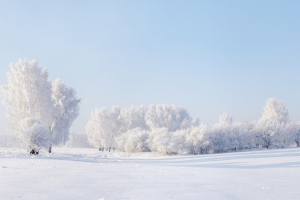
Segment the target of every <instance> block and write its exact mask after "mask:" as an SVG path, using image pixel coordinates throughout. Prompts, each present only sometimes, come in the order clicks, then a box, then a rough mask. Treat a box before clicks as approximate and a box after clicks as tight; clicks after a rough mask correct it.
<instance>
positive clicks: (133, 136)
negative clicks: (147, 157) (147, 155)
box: [116, 128, 149, 153]
mask: <svg viewBox="0 0 300 200" xmlns="http://www.w3.org/2000/svg"><path fill="white" fill-rule="evenodd" d="M148 135H149V133H148V132H147V131H146V130H143V129H141V128H135V129H132V130H129V131H128V132H126V133H124V134H122V135H120V136H119V137H117V138H116V143H117V145H118V149H119V150H120V151H124V152H129V153H134V152H146V151H149V148H148V144H147V139H148Z"/></svg>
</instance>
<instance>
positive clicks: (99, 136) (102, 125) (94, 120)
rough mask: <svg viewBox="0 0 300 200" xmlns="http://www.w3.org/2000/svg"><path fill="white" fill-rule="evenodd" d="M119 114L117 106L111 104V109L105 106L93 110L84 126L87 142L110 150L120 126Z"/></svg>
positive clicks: (101, 148) (100, 148)
mask: <svg viewBox="0 0 300 200" xmlns="http://www.w3.org/2000/svg"><path fill="white" fill-rule="evenodd" d="M119 115H120V108H119V107H118V106H113V107H112V109H111V111H109V110H107V109H106V108H100V109H99V108H97V109H96V110H95V111H93V112H92V114H91V118H90V120H89V121H88V123H87V125H86V127H85V130H86V134H87V138H88V142H89V143H90V144H91V145H93V146H94V147H97V148H99V150H103V149H109V150H110V149H111V147H112V146H115V139H114V138H115V137H117V136H119V133H120V127H121V122H120V120H119Z"/></svg>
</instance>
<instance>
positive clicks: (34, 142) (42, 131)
mask: <svg viewBox="0 0 300 200" xmlns="http://www.w3.org/2000/svg"><path fill="white" fill-rule="evenodd" d="M19 127H20V128H19V130H18V138H19V139H20V140H21V141H22V142H23V143H24V144H26V145H27V146H28V147H29V151H30V153H31V154H38V153H39V150H40V148H47V149H48V148H49V147H50V144H51V133H50V131H49V128H47V127H46V126H45V124H44V123H43V122H41V121H38V120H35V119H32V118H26V119H24V120H22V121H21V122H20V126H19Z"/></svg>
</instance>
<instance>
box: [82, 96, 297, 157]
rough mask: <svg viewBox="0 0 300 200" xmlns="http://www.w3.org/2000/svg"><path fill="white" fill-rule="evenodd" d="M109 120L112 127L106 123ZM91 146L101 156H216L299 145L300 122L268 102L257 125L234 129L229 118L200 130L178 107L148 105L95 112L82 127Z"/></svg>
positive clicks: (280, 106)
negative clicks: (108, 151)
mask: <svg viewBox="0 0 300 200" xmlns="http://www.w3.org/2000/svg"><path fill="white" fill-rule="evenodd" d="M107 119H109V122H110V123H106V122H107ZM86 134H87V137H88V141H89V143H90V144H92V145H94V146H95V147H97V148H100V150H102V149H103V148H110V146H111V145H113V146H116V147H117V148H118V149H119V150H120V151H124V152H146V151H152V152H159V153H161V154H167V155H170V154H203V153H220V152H227V151H236V150H244V149H252V148H283V147H287V146H295V145H296V146H298V147H299V145H300V122H299V121H296V120H291V119H290V118H289V114H288V111H287V109H286V108H285V106H284V105H283V103H282V102H281V101H280V100H277V99H269V100H268V101H267V102H266V106H265V107H264V112H263V113H262V117H261V118H260V119H259V120H257V121H249V122H245V123H234V122H233V120H232V117H230V116H229V115H228V114H227V113H225V114H223V115H221V116H220V118H219V122H218V123H216V124H213V125H208V124H199V120H198V119H196V120H192V118H191V117H190V115H189V114H188V112H187V111H186V110H185V109H183V108H181V107H178V106H175V105H173V106H168V105H150V106H149V107H148V108H147V107H144V106H139V107H131V108H125V109H122V110H121V109H120V108H119V107H113V108H112V109H111V111H109V110H107V109H105V108H102V109H96V110H95V111H94V112H93V113H92V117H91V119H90V121H89V122H88V124H87V126H86Z"/></svg>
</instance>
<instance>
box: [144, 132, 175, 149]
mask: <svg viewBox="0 0 300 200" xmlns="http://www.w3.org/2000/svg"><path fill="white" fill-rule="evenodd" d="M148 145H149V149H150V150H151V151H153V152H158V153H161V154H163V155H172V154H176V146H175V145H176V144H175V143H174V140H173V133H171V132H169V131H168V129H167V128H160V129H154V130H152V131H151V132H150V134H149V138H148Z"/></svg>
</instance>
